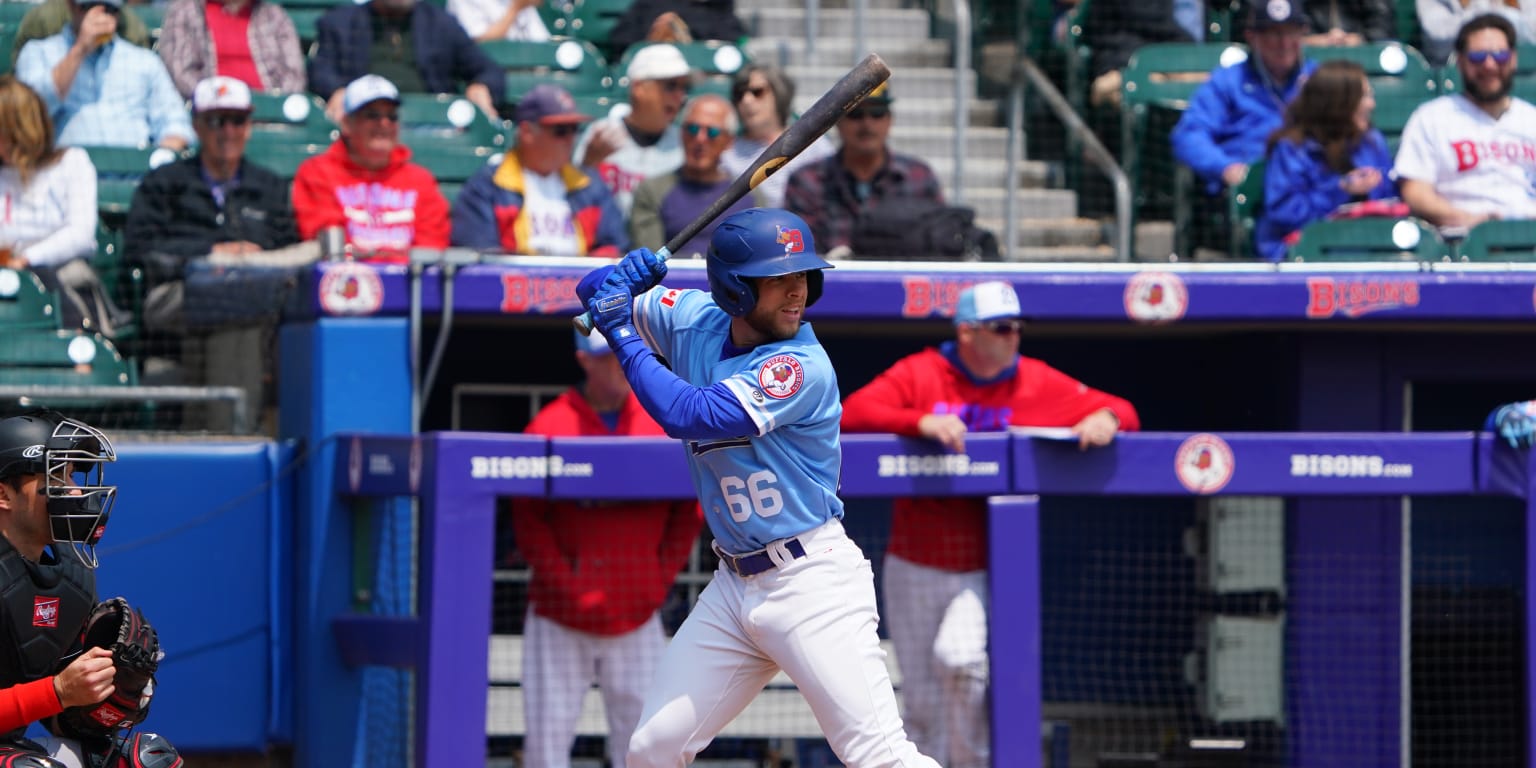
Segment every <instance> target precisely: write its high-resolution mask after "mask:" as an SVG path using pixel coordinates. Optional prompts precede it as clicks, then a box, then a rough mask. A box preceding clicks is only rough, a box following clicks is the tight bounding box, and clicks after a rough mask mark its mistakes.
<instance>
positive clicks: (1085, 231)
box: [976, 217, 1106, 248]
mask: <svg viewBox="0 0 1536 768" xmlns="http://www.w3.org/2000/svg"><path fill="white" fill-rule="evenodd" d="M976 225H977V226H979V227H985V228H986V229H989V230H991V231H992V232H993V233H995V234H996V235H997V237H998V239H1002V237H1003V233H1004V232H1005V231H1006V227H1005V226H1004V222H1003V220H1002V219H1001V218H997V219H978V220H977V221H976ZM1101 245H1106V243H1105V242H1104V225H1103V223H1102V222H1100V221H1097V220H1095V219H1084V218H1080V217H1078V218H1065V219H1040V218H1020V219H1019V231H1018V238H1017V241H1016V242H1015V243H1014V246H1015V247H1024V248H1069V247H1070V248H1096V247H1098V246H1101Z"/></svg>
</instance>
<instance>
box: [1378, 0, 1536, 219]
mask: <svg viewBox="0 0 1536 768" xmlns="http://www.w3.org/2000/svg"><path fill="white" fill-rule="evenodd" d="M1518 64H1519V61H1518V60H1517V59H1516V53H1515V28H1514V25H1512V24H1510V22H1509V20H1508V19H1506V18H1504V17H1503V16H1501V15H1498V14H1491V13H1490V14H1485V15H1483V16H1478V17H1477V18H1474V19H1472V20H1471V21H1468V22H1467V23H1466V24H1465V25H1464V26H1463V27H1462V28H1461V31H1460V32H1459V33H1458V34H1457V35H1456V70H1457V72H1459V73H1460V74H1461V81H1462V87H1461V92H1460V93H1453V94H1450V95H1448V96H1441V97H1439V98H1437V99H1433V100H1431V101H1428V102H1426V103H1424V104H1423V105H1421V106H1420V107H1419V108H1418V109H1416V110H1414V112H1413V115H1412V116H1411V117H1409V118H1408V125H1407V126H1405V127H1404V128H1403V138H1402V143H1401V146H1400V148H1399V149H1398V151H1397V162H1396V165H1394V166H1393V168H1392V175H1393V177H1394V178H1396V179H1397V182H1398V188H1399V190H1400V191H1401V192H1402V196H1403V202H1406V203H1407V204H1408V208H1409V210H1411V211H1412V212H1413V214H1414V215H1415V216H1418V217H1419V218H1422V219H1424V220H1425V221H1428V222H1429V223H1431V224H1434V225H1436V226H1438V227H1447V228H1451V229H1452V232H1453V233H1459V232H1464V231H1465V230H1466V229H1468V228H1471V227H1474V226H1477V225H1478V224H1480V223H1482V222H1484V221H1487V220H1489V219H1531V218H1536V107H1533V106H1532V105H1531V103H1530V102H1527V101H1525V100H1524V99H1521V98H1518V97H1515V96H1513V95H1511V93H1510V90H1511V89H1512V88H1513V86H1514V79H1515V69H1516V67H1517V66H1518Z"/></svg>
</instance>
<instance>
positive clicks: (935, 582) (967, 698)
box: [842, 282, 1140, 768]
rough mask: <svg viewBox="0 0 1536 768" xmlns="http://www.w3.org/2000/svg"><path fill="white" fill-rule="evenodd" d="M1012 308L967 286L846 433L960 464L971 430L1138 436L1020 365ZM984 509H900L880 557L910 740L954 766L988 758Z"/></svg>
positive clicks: (852, 414) (969, 766)
mask: <svg viewBox="0 0 1536 768" xmlns="http://www.w3.org/2000/svg"><path fill="white" fill-rule="evenodd" d="M1020 315H1021V312H1020V308H1019V297H1018V294H1017V293H1015V292H1014V290H1013V286H1011V285H1009V284H1008V283H1005V282H984V283H977V284H975V285H972V286H970V287H969V288H966V289H965V290H964V291H962V292H961V294H960V300H959V302H958V303H957V304H956V306H955V318H954V322H955V339H954V341H950V342H946V343H944V344H943V345H942V346H940V347H939V348H937V349H934V348H929V349H925V350H923V351H921V352H918V353H916V354H914V355H910V356H908V357H905V358H903V359H901V360H899V361H897V362H896V364H895V365H893V366H891V367H890V368H889V369H888V370H886V371H885V372H884V373H881V374H880V375H879V376H877V377H875V379H874V381H871V382H870V383H869V384H867V385H865V386H864V387H862V388H860V389H859V390H857V391H855V392H854V393H853V394H851V395H849V396H848V397H847V399H846V400H845V401H844V402H843V421H842V427H843V430H844V431H845V432H891V433H895V434H898V435H904V436H907V437H922V438H927V439H929V440H932V441H934V442H936V443H938V444H939V445H940V446H941V447H943V448H944V449H945V450H947V451H950V452H953V453H957V454H960V453H964V452H965V436H966V434H967V433H971V432H1001V431H1004V430H1007V429H1008V428H1009V427H1010V426H1014V425H1017V426H1035V427H1069V428H1070V429H1071V431H1072V433H1073V434H1074V435H1076V440H1077V443H1078V445H1079V446H1080V447H1081V448H1082V449H1084V450H1086V449H1088V448H1090V447H1097V446H1105V445H1109V444H1110V443H1111V442H1113V441H1114V439H1115V435H1116V434H1118V433H1119V432H1121V431H1133V430H1136V429H1138V428H1139V427H1140V421H1139V418H1138V416H1137V414H1136V409H1135V408H1133V407H1132V406H1131V404H1130V403H1129V402H1126V401H1125V400H1123V399H1121V398H1119V397H1115V396H1114V395H1109V394H1106V393H1104V392H1100V391H1098V390H1096V389H1091V388H1089V387H1088V386H1087V385H1085V384H1083V383H1081V382H1079V381H1077V380H1075V379H1073V378H1072V377H1070V376H1068V375H1066V374H1065V373H1062V372H1061V371H1058V370H1056V369H1054V368H1052V367H1050V366H1049V365H1046V364H1045V363H1043V362H1041V361H1039V360H1034V359H1031V358H1028V357H1023V356H1021V355H1020V354H1019V331H1020V329H1021V328H1022V320H1021V319H1020ZM986 509H987V505H986V500H985V499H984V498H955V497H937V498H899V499H897V500H896V501H895V503H894V506H893V512H894V514H893V515H892V517H891V536H890V544H889V545H888V547H887V549H886V553H885V569H884V582H883V585H882V588H883V589H884V592H885V595H884V597H885V604H886V605H893V606H900V608H899V609H898V610H893V611H889V612H887V614H886V616H885V618H886V620H887V624H888V626H889V629H890V633H891V642H892V644H893V645H894V646H895V650H896V661H897V663H898V664H899V665H900V666H901V672H902V681H901V697H902V704H903V706H902V715H903V717H904V718H905V722H906V726H907V734H908V735H909V736H910V737H911V738H912V742H913V743H914V744H916V745H917V748H918V749H919V750H920V751H922V753H923V754H925V755H931V756H932V757H933V758H934V759H935V760H937V761H939V762H940V763H942V764H943V765H946V766H950V768H982V767H984V766H990V765H992V762H991V759H990V754H989V753H990V739H989V728H988V724H989V722H990V719H991V718H990V717H989V716H988V711H987V687H988V684H989V682H990V673H989V663H988V657H987V610H988V603H989V599H988V589H987V518H986Z"/></svg>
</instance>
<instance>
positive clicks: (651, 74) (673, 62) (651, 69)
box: [624, 43, 693, 83]
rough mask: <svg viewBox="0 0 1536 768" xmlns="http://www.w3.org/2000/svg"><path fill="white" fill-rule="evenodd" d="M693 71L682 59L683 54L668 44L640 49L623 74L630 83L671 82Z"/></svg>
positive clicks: (658, 44)
mask: <svg viewBox="0 0 1536 768" xmlns="http://www.w3.org/2000/svg"><path fill="white" fill-rule="evenodd" d="M692 71H693V70H692V68H690V67H689V66H688V59H686V58H684V57H683V52H682V51H679V50H678V49H677V46H675V45H671V44H668V43H657V44H656V45H647V46H646V47H644V48H641V49H640V50H639V51H638V52H637V53H635V57H634V58H633V59H630V60H629V69H627V70H625V72H624V74H625V75H626V76H627V77H628V78H629V81H630V82H632V83H638V82H640V81H642V80H671V79H672V78H675V77H687V76H688V75H689V73H691V72H692Z"/></svg>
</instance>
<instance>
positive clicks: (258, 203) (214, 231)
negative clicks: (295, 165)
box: [123, 76, 319, 429]
mask: <svg viewBox="0 0 1536 768" xmlns="http://www.w3.org/2000/svg"><path fill="white" fill-rule="evenodd" d="M192 127H193V128H194V129H195V130H196V131H197V139H198V152H197V154H196V155H195V156H193V157H189V158H185V159H182V160H178V161H177V162H174V163H168V164H166V165H162V166H160V167H159V168H156V169H154V170H152V171H150V172H149V173H148V174H146V175H145V176H144V181H143V183H141V184H140V185H139V188H138V189H137V190H135V191H134V193H133V204H132V206H131V207H130V208H129V210H128V225H127V229H126V231H125V232H124V235H125V236H124V241H123V242H124V245H123V250H124V255H125V256H126V257H127V259H128V260H129V261H130V262H131V263H134V264H138V265H142V267H143V268H144V271H145V275H146V281H145V282H146V283H147V284H148V297H147V298H146V300H145V312H144V323H145V325H146V326H147V327H148V328H149V329H151V330H156V331H164V332H166V333H168V334H172V335H174V336H177V337H179V338H180V341H181V354H180V361H181V364H182V366H183V368H182V370H183V372H185V373H189V374H192V376H191V378H192V381H193V382H194V383H197V384H202V385H207V386H238V387H242V388H243V389H245V391H246V402H247V403H249V404H250V405H251V406H252V407H253V408H256V409H259V408H260V407H261V406H262V404H263V403H264V402H265V399H266V394H267V393H266V387H265V377H266V373H267V368H268V366H269V365H270V363H271V360H272V355H271V354H270V353H271V343H272V331H273V330H274V327H273V325H272V324H271V323H270V320H271V319H273V318H276V317H277V316H278V313H279V312H280V311H281V309H282V308H281V307H275V306H255V305H252V306H246V307H230V309H229V314H230V316H231V317H232V318H233V317H238V316H239V313H240V312H241V311H246V312H248V313H249V316H250V318H251V322H249V323H247V324H243V325H240V326H239V327H234V328H221V329H219V330H216V331H213V332H211V333H201V332H194V333H191V334H190V335H184V334H183V333H182V332H183V331H184V330H186V329H185V327H184V325H183V322H182V320H183V318H182V315H181V309H182V298H183V296H184V295H185V291H186V290H187V288H186V284H185V281H184V279H185V277H186V271H187V268H188V266H189V265H190V264H191V263H193V262H196V261H207V262H211V263H214V264H220V265H226V266H267V267H280V266H288V267H300V266H303V265H305V264H309V263H311V262H313V261H315V260H316V258H318V256H319V248H318V247H315V246H314V244H307V247H299V248H292V247H290V246H294V245H295V244H296V243H298V241H299V233H298V230H297V228H296V226H295V224H294V219H293V206H292V204H291V203H290V202H289V198H288V195H289V187H288V184H287V182H285V181H284V180H283V179H282V178H280V177H278V176H277V174H274V173H273V172H271V171H269V170H267V169H266V168H263V167H261V166H260V165H257V164H256V163H253V162H251V161H250V160H249V159H247V158H246V157H245V144H246V142H247V141H248V140H250V138H251V91H250V88H249V87H248V86H246V84H245V83H244V82H242V81H240V80H237V79H235V78H232V77H222V76H221V77H211V78H208V79H206V80H204V81H202V82H201V83H198V84H197V87H196V88H195V89H193V93H192ZM251 293H252V295H253V296H255V295H260V294H259V293H258V292H256V291H252V292H251ZM208 426H209V427H210V428H213V429H221V428H227V426H232V425H225V424H223V423H212V424H209V425H208Z"/></svg>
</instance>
